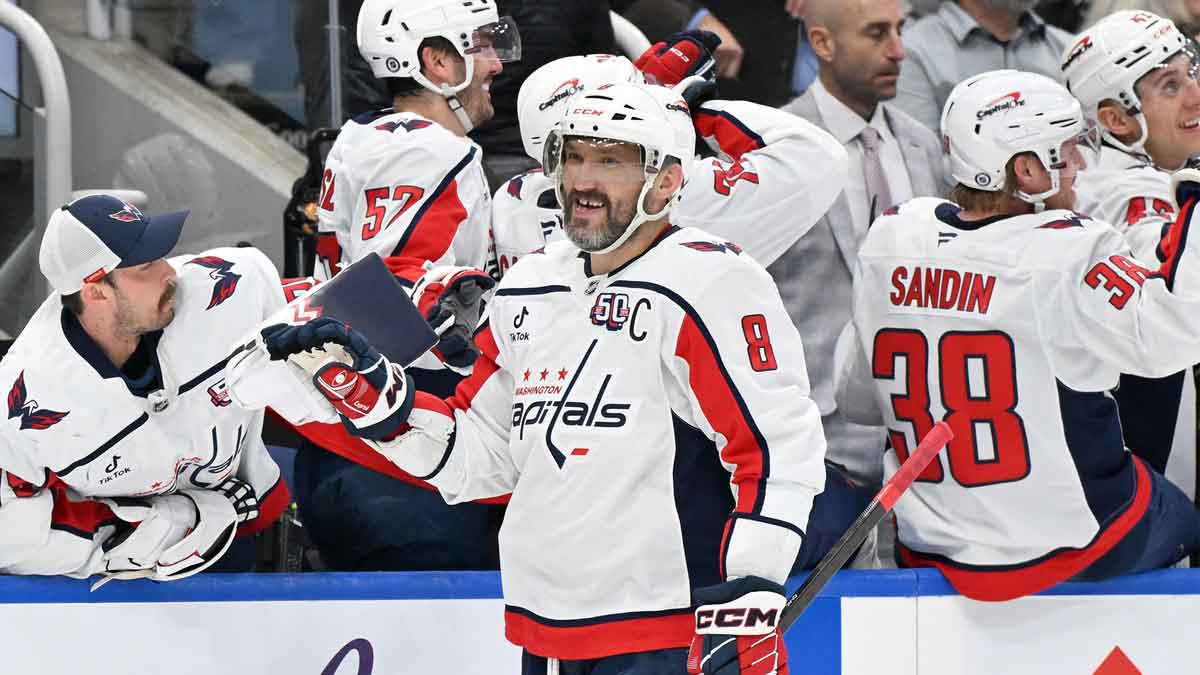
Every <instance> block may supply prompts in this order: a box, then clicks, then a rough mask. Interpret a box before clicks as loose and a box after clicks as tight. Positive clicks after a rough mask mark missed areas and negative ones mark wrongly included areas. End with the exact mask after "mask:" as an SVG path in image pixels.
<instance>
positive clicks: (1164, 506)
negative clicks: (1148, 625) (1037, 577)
mask: <svg viewBox="0 0 1200 675" xmlns="http://www.w3.org/2000/svg"><path fill="white" fill-rule="evenodd" d="M1134 461H1135V462H1137V461H1142V460H1141V459H1137V458H1134ZM1144 464H1145V466H1146V469H1147V471H1148V472H1149V474H1150V483H1151V489H1150V505H1149V506H1147V507H1146V513H1145V515H1143V516H1142V519H1141V520H1139V521H1138V523H1137V525H1134V526H1133V529H1132V530H1130V531H1129V534H1127V535H1125V537H1124V538H1123V539H1121V541H1120V542H1118V543H1117V545H1116V546H1114V547H1113V548H1112V549H1110V550H1109V552H1108V553H1105V554H1104V556H1103V557H1102V558H1100V559H1099V560H1097V561H1096V562H1094V563H1092V564H1091V565H1090V566H1088V568H1087V569H1085V570H1083V571H1082V572H1080V573H1079V574H1077V575H1075V580H1076V581H1099V580H1101V579H1109V578H1112V577H1116V576H1120V575H1122V574H1131V573H1133V572H1145V571H1146V570H1152V569H1157V568H1160V567H1168V566H1170V565H1174V564H1175V563H1176V562H1179V561H1180V560H1182V559H1183V558H1185V557H1187V556H1188V555H1190V554H1192V553H1194V552H1196V551H1198V550H1200V511H1197V510H1196V505H1195V504H1193V503H1192V500H1191V499H1189V498H1188V496H1187V495H1186V494H1184V493H1183V490H1180V489H1179V488H1178V487H1177V486H1176V485H1175V484H1174V483H1172V482H1170V481H1168V480H1167V479H1166V478H1164V477H1163V475H1162V474H1160V473H1159V472H1157V471H1155V470H1154V469H1153V468H1151V467H1150V466H1149V464H1148V463H1144Z"/></svg>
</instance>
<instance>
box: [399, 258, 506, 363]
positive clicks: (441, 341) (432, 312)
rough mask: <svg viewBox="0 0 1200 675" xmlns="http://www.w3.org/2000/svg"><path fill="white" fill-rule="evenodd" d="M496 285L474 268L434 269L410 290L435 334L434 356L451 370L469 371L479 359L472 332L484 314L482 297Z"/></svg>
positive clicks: (414, 302) (413, 299)
mask: <svg viewBox="0 0 1200 675" xmlns="http://www.w3.org/2000/svg"><path fill="white" fill-rule="evenodd" d="M495 285H496V281H495V280H494V279H492V278H491V277H490V276H488V274H487V272H484V271H483V270H480V269H475V268H473V267H451V266H443V267H434V268H433V269H430V270H429V271H427V272H425V274H423V275H421V278H420V279H418V280H417V283H416V284H415V285H414V286H413V288H412V301H413V304H415V305H416V306H417V309H418V310H420V312H421V315H422V316H424V317H425V320H426V321H428V322H429V325H430V327H432V328H433V331H434V332H435V333H437V334H438V343H437V346H436V347H434V348H433V352H434V354H436V355H437V357H438V358H439V359H441V361H442V362H443V363H445V364H447V365H449V366H451V367H453V368H469V367H471V366H472V365H474V363H475V359H477V358H479V350H478V349H477V348H476V347H475V340H474V336H475V329H476V327H478V325H479V317H480V315H481V314H482V313H483V296H484V293H486V292H487V291H488V290H490V289H491V288H492V287H493V286H495Z"/></svg>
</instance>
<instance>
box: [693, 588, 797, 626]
mask: <svg viewBox="0 0 1200 675" xmlns="http://www.w3.org/2000/svg"><path fill="white" fill-rule="evenodd" d="M783 604H784V598H783V596H781V595H779V594H778V593H772V592H771V591H756V592H754V593H747V594H746V595H743V596H741V597H740V598H738V599H737V600H735V601H733V602H729V603H723V604H720V605H703V606H701V607H700V608H698V609H697V610H696V615H695V616H696V633H697V634H700V635H705V634H713V633H719V634H722V635H762V634H764V633H769V632H771V631H772V630H774V629H775V627H776V626H777V625H778V624H779V615H780V613H781V612H782V611H783Z"/></svg>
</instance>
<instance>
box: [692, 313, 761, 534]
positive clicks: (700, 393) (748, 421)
mask: <svg viewBox="0 0 1200 675" xmlns="http://www.w3.org/2000/svg"><path fill="white" fill-rule="evenodd" d="M675 354H676V356H679V357H680V358H682V359H683V360H685V361H687V363H688V366H689V375H688V378H689V384H690V385H691V388H692V392H693V393H694V394H695V396H696V400H697V401H698V402H699V403H700V409H701V410H702V411H703V412H704V416H705V418H707V419H708V422H709V424H711V425H712V427H713V430H714V431H716V432H717V433H719V434H721V435H722V436H724V437H725V439H726V444H725V447H724V449H722V450H721V458H722V459H723V460H725V462H727V463H729V464H733V465H734V470H733V482H734V484H735V485H737V503H736V505H735V506H734V509H735V511H740V512H742V513H758V512H759V511H760V510H761V509H762V500H763V488H764V483H765V482H766V479H767V476H768V475H770V457H769V456H768V453H767V444H766V442H765V440H764V439H763V437H762V434H761V433H760V432H759V430H758V428H757V426H756V425H755V424H754V420H753V419H752V418H751V416H750V411H749V410H748V409H747V408H746V402H745V401H744V400H743V399H742V397H741V395H740V394H739V393H738V391H737V389H736V388H735V387H734V385H733V382H732V381H731V380H730V378H729V373H728V372H727V371H726V370H725V366H724V364H722V363H721V357H720V355H719V354H718V353H717V350H716V347H715V345H714V344H713V342H712V338H711V336H710V335H709V334H708V331H707V330H706V329H705V328H704V326H703V325H702V324H700V323H698V322H697V321H696V319H695V318H694V317H693V316H692V315H691V313H687V314H685V315H684V318H683V324H682V325H681V326H680V328H679V338H678V340H677V341H676V345H675Z"/></svg>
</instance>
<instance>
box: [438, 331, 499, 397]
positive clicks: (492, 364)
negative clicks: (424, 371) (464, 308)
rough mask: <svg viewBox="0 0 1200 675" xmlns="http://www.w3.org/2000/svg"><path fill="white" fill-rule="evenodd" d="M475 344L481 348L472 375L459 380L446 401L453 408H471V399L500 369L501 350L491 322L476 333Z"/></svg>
mask: <svg viewBox="0 0 1200 675" xmlns="http://www.w3.org/2000/svg"><path fill="white" fill-rule="evenodd" d="M475 346H476V347H478V348H479V358H478V359H476V360H475V365H474V367H473V368H472V370H471V375H470V377H468V378H466V379H465V380H463V381H462V382H459V383H458V388H457V389H455V390H454V395H453V396H451V397H450V398H448V399H446V403H447V404H448V405H449V406H450V408H451V409H452V410H466V409H468V408H470V407H471V401H472V400H474V398H475V395H476V394H478V393H479V390H480V389H482V388H483V385H484V384H485V383H486V382H487V381H488V378H490V377H491V376H492V375H494V374H495V373H496V371H498V370H500V367H499V366H498V365H496V359H497V358H499V353H500V350H499V349H498V348H497V347H496V337H495V336H494V335H492V327H491V325H490V324H489V323H486V322H485V323H484V325H483V327H482V328H481V329H479V330H478V331H477V332H476V333H475Z"/></svg>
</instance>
